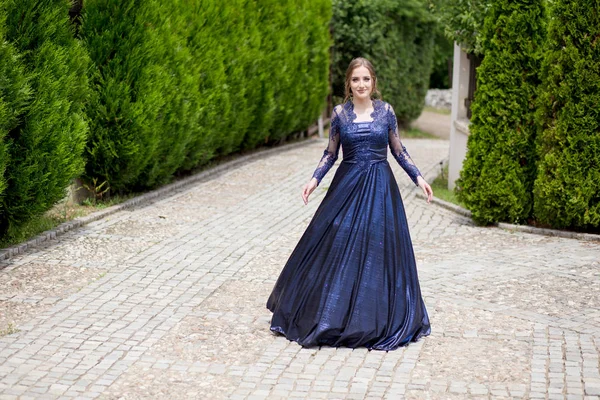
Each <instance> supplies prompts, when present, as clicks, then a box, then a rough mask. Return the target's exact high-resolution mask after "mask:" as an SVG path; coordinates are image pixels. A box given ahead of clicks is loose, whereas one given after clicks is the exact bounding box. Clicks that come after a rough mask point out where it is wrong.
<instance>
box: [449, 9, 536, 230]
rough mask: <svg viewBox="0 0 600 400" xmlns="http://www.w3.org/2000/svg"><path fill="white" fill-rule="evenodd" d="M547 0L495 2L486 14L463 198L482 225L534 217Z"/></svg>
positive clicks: (461, 184) (460, 185) (461, 185)
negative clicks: (538, 91) (536, 107)
mask: <svg viewBox="0 0 600 400" xmlns="http://www.w3.org/2000/svg"><path fill="white" fill-rule="evenodd" d="M544 17H545V11H544V6H543V3H542V1H541V0H538V1H534V2H528V3H527V4H525V3H522V2H513V1H509V0H502V1H500V0H499V1H497V2H495V3H494V5H493V7H492V9H491V10H490V13H489V15H488V16H487V17H486V19H485V25H484V32H483V37H482V48H483V51H484V54H485V58H484V59H483V62H482V64H481V66H480V67H479V69H478V71H477V72H478V74H477V92H476V93H475V101H474V103H473V105H472V113H473V116H472V118H471V124H470V126H469V130H470V132H471V135H470V136H469V140H468V145H467V146H468V149H467V157H466V159H465V161H464V164H463V169H462V171H461V175H460V179H459V180H458V181H457V189H458V192H457V194H458V196H459V199H460V200H461V201H462V202H463V203H464V204H465V205H466V206H467V208H469V209H470V210H471V211H472V213H473V217H474V218H475V219H476V220H477V221H479V222H481V223H491V222H497V221H509V222H523V221H525V220H527V219H528V218H529V217H530V216H531V212H532V190H533V182H534V179H535V173H536V169H535V133H536V125H535V121H534V105H535V100H536V89H537V86H538V85H539V77H538V72H539V67H540V59H541V55H542V51H541V47H542V44H543V38H544V34H545V25H544V24H545V19H544Z"/></svg>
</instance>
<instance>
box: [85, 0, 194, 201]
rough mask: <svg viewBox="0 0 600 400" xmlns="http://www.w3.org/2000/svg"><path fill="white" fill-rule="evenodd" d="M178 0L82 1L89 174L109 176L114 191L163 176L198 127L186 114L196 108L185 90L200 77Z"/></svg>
mask: <svg viewBox="0 0 600 400" xmlns="http://www.w3.org/2000/svg"><path fill="white" fill-rule="evenodd" d="M175 4H178V3H177V2H168V3H165V4H161V2H158V1H152V0H150V1H144V2H140V1H136V0H127V1H116V0H90V1H87V2H86V3H85V14H84V21H83V25H82V29H81V33H82V37H83V39H84V40H85V43H86V47H87V48H88V50H89V53H90V57H91V58H92V61H93V62H94V63H95V66H96V68H95V69H94V72H93V74H92V87H93V95H92V96H91V101H90V102H89V105H88V107H87V113H88V116H89V118H90V125H91V135H90V140H89V143H88V164H87V168H86V175H87V179H88V180H92V179H93V178H96V179H97V180H99V181H105V180H107V181H109V186H110V188H111V189H112V190H115V191H122V190H125V189H135V188H138V187H144V186H152V185H155V184H157V183H161V182H162V181H164V180H166V179H167V178H168V177H170V176H171V174H172V173H173V172H174V171H175V170H176V169H177V168H178V167H179V166H180V165H181V159H182V158H183V157H184V156H185V147H186V144H187V142H188V141H189V140H190V136H191V135H192V134H193V132H195V129H194V127H193V126H192V123H191V121H190V117H189V114H192V115H194V114H195V113H197V112H198V110H197V107H194V105H195V103H196V102H195V101H194V100H193V99H190V98H189V96H190V95H192V94H193V90H194V88H195V87H196V86H197V81H196V80H195V78H194V77H193V72H194V71H193V70H188V69H187V67H189V64H190V62H191V60H190V57H189V54H188V51H187V47H186V46H185V43H182V42H183V40H182V38H181V35H180V32H179V27H180V26H181V25H182V24H180V22H179V21H178V20H177V19H176V17H177V14H176V13H173V12H172V7H174V5H175ZM123 38H127V39H126V40H124V39H123Z"/></svg>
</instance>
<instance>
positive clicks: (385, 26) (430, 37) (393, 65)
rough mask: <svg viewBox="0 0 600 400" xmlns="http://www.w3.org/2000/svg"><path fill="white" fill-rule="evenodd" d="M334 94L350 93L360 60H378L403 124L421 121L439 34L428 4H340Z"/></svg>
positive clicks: (347, 0) (384, 87)
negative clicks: (351, 69)
mask: <svg viewBox="0 0 600 400" xmlns="http://www.w3.org/2000/svg"><path fill="white" fill-rule="evenodd" d="M332 23H333V32H334V34H333V37H334V57H333V90H334V95H335V96H336V97H337V98H338V100H339V99H341V98H342V97H343V95H344V77H345V73H346V68H347V67H348V64H349V63H350V61H351V60H352V59H353V58H355V57H359V56H360V57H366V58H368V59H369V60H370V61H371V62H373V64H374V67H375V69H376V71H377V75H378V78H379V83H378V86H379V89H380V90H381V92H382V94H383V97H384V99H385V100H386V101H388V102H389V103H390V104H392V106H393V107H394V109H395V111H396V116H397V117H398V122H399V123H400V124H402V125H406V124H408V122H409V121H411V120H413V119H415V118H417V117H418V116H419V114H420V113H421V110H422V109H423V105H424V102H425V94H426V93H427V89H428V88H429V76H430V74H431V70H432V66H433V57H434V39H435V35H436V32H437V29H436V20H435V16H434V15H433V14H432V13H430V12H429V10H428V3H427V2H426V1H425V0H409V1H402V2H400V1H395V0H373V1H364V0H334V1H333V19H332Z"/></svg>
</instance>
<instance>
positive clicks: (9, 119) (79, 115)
mask: <svg viewBox="0 0 600 400" xmlns="http://www.w3.org/2000/svg"><path fill="white" fill-rule="evenodd" d="M68 11H69V3H68V2H67V1H64V0H18V1H17V0H2V1H0V16H1V17H0V26H1V27H0V157H1V159H0V173H2V178H0V196H1V197H0V234H2V233H5V232H7V231H9V230H10V229H11V228H12V227H13V226H15V225H18V224H19V223H22V222H24V221H26V220H28V219H30V218H32V217H33V216H36V215H39V214H40V213H42V212H44V211H46V210H47V209H49V208H50V207H52V206H53V205H54V204H55V203H56V202H57V201H59V200H60V199H62V198H63V197H64V195H65V188H66V187H67V186H68V185H69V184H70V182H71V181H72V180H73V178H75V177H76V176H78V175H79V174H80V173H81V172H82V170H83V165H84V160H83V157H82V153H83V150H84V146H85V140H86V134H87V130H88V128H87V124H86V122H85V117H84V113H83V105H84V102H85V99H86V97H87V93H88V79H87V71H88V66H89V62H88V61H89V59H88V57H87V54H86V52H85V50H84V49H83V47H82V46H81V44H80V43H79V42H78V41H77V40H75V39H74V38H73V31H72V26H71V24H70V21H69V17H68Z"/></svg>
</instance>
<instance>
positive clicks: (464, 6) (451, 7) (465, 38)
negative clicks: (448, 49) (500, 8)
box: [432, 0, 492, 54]
mask: <svg viewBox="0 0 600 400" xmlns="http://www.w3.org/2000/svg"><path fill="white" fill-rule="evenodd" d="M491 5H492V1H491V0H432V8H433V9H434V10H435V14H436V15H437V17H438V18H439V21H440V23H441V24H442V25H443V26H444V30H445V34H446V36H447V37H448V38H449V39H450V40H451V41H456V42H457V43H458V44H460V46H461V47H462V48H463V49H464V50H465V51H466V52H467V53H476V54H483V48H482V44H481V39H482V36H481V32H482V30H483V23H484V20H485V18H486V16H487V15H488V13H489V12H490V8H491Z"/></svg>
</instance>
